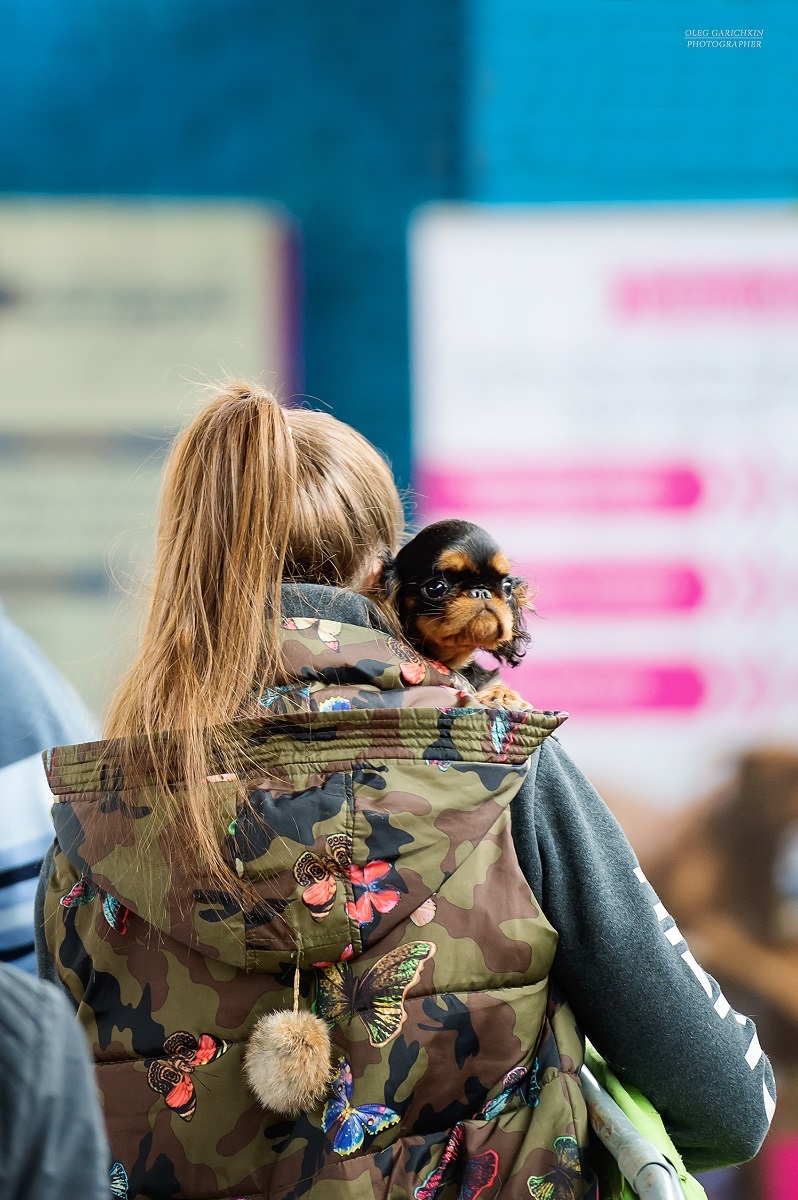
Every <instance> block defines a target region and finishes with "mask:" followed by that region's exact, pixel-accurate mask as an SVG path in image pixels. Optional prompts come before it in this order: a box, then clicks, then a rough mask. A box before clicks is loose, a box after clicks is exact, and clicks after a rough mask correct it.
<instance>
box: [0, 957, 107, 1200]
mask: <svg viewBox="0 0 798 1200" xmlns="http://www.w3.org/2000/svg"><path fill="white" fill-rule="evenodd" d="M0 1065H2V1080H1V1081H0V1113H1V1116H2V1120H0V1127H2V1145H3V1153H2V1155H0V1195H2V1196H3V1197H7V1198H8V1200H76V1197H80V1200H107V1197H108V1194H109V1176H108V1168H109V1165H110V1157H109V1152H108V1144H107V1142H106V1138H105V1131H104V1127H103V1121H102V1115H101V1111H100V1105H99V1099H98V1095H97V1086H96V1083H95V1080H94V1074H93V1072H92V1069H91V1065H90V1063H89V1058H88V1053H87V1049H86V1044H85V1041H84V1038H83V1033H82V1031H81V1029H80V1026H79V1025H78V1024H77V1023H76V1021H75V1018H74V1016H73V1014H72V1012H71V1011H70V1009H69V1007H68V1005H67V1004H66V1002H65V1000H64V998H63V997H62V996H61V995H59V993H58V992H57V991H56V990H55V989H54V988H52V987H50V985H49V984H44V983H41V982H38V981H36V980H33V979H31V978H30V977H28V976H24V975H22V973H21V972H17V971H15V970H11V969H6V970H5V971H4V972H3V974H2V978H0Z"/></svg>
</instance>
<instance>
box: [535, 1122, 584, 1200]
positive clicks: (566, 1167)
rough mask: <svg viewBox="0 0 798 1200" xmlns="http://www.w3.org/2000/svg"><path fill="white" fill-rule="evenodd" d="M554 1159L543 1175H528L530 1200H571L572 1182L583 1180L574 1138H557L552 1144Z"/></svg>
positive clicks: (577, 1147)
mask: <svg viewBox="0 0 798 1200" xmlns="http://www.w3.org/2000/svg"><path fill="white" fill-rule="evenodd" d="M548 1157H550V1158H552V1159H555V1161H554V1162H553V1163H552V1166H551V1169H550V1170H548V1171H546V1173H545V1174H544V1175H530V1177H529V1180H528V1181H527V1186H528V1188H529V1194H530V1196H531V1197H532V1200H572V1197H573V1196H575V1195H576V1193H575V1191H574V1182H575V1181H578V1180H581V1179H582V1178H583V1173H582V1169H581V1163H580V1155H579V1143H578V1142H577V1140H576V1138H573V1137H570V1136H565V1137H558V1138H557V1139H556V1141H555V1143H554V1154H551V1155H548Z"/></svg>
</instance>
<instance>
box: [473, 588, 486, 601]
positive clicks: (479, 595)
mask: <svg viewBox="0 0 798 1200" xmlns="http://www.w3.org/2000/svg"><path fill="white" fill-rule="evenodd" d="M468 594H469V596H471V597H473V599H474V600H490V588H486V587H475V588H471V591H470V592H469V593H468Z"/></svg>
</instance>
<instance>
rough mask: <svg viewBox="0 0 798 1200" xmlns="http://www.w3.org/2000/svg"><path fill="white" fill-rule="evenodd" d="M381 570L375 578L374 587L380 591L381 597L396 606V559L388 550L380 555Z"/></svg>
mask: <svg viewBox="0 0 798 1200" xmlns="http://www.w3.org/2000/svg"><path fill="white" fill-rule="evenodd" d="M381 562H382V570H381V571H380V574H379V576H378V578H377V583H376V587H377V588H378V589H379V591H380V592H381V594H382V596H383V598H384V599H385V600H386V601H387V602H388V603H389V604H392V605H393V606H394V607H396V600H397V597H398V595H399V572H398V571H397V569H396V559H395V557H394V556H393V555H392V554H389V553H388V551H387V550H386V551H384V552H383V554H382V555H381Z"/></svg>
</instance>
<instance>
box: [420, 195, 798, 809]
mask: <svg viewBox="0 0 798 1200" xmlns="http://www.w3.org/2000/svg"><path fill="white" fill-rule="evenodd" d="M411 272H412V328H413V364H414V365H413V378H414V405H415V460H416V468H417V472H416V486H417V490H418V493H419V504H420V509H421V519H422V521H423V522H427V521H432V520H438V519H440V518H443V517H449V516H461V517H464V518H466V519H469V520H473V521H475V522H477V523H478V524H480V525H484V526H485V527H486V528H488V529H489V530H491V531H492V532H493V533H494V534H495V535H496V537H497V538H498V539H499V540H500V542H501V543H502V544H503V545H504V547H505V549H506V550H507V552H508V553H509V554H510V556H511V558H512V559H513V560H514V561H515V562H516V563H517V565H518V567H519V569H520V571H521V573H522V574H525V575H526V576H527V577H528V578H530V579H531V580H532V581H533V582H534V584H535V585H536V586H537V588H538V589H539V591H538V596H537V598H536V601H535V603H536V606H537V608H538V611H539V614H540V616H539V618H533V620H532V622H531V632H532V634H533V638H534V644H533V646H532V648H531V649H530V651H529V653H528V655H527V658H526V660H525V662H524V664H523V665H522V666H521V667H519V668H518V669H517V670H515V671H514V672H509V671H508V672H507V673H506V678H507V679H508V682H509V683H510V684H511V685H512V686H515V687H517V688H518V689H519V690H520V691H521V692H522V693H524V694H525V695H526V696H527V697H528V698H529V699H531V700H533V701H534V702H535V703H536V704H537V706H538V707H540V708H545V709H552V708H556V709H566V710H568V711H569V712H570V713H571V717H570V719H569V721H568V722H567V723H566V725H565V726H564V728H563V732H562V741H563V743H564V744H565V746H566V747H567V749H568V750H569V752H570V753H572V755H573V756H574V757H575V759H576V761H577V762H578V764H579V765H580V767H581V768H582V769H583V770H584V771H585V772H586V773H587V774H588V775H589V776H590V777H591V778H592V779H593V781H594V782H595V783H596V785H597V786H599V787H600V789H601V790H603V792H604V793H605V795H606V798H607V799H608V800H609V801H610V802H611V803H613V802H615V803H617V806H618V807H619V808H621V809H623V806H624V803H626V802H631V803H632V804H646V805H655V806H657V807H659V808H661V809H666V808H669V809H671V810H675V809H678V808H679V807H681V806H683V805H685V804H687V803H689V802H691V801H692V800H694V799H695V798H697V797H699V796H701V795H702V794H704V793H705V792H706V790H707V789H708V788H710V787H712V786H714V785H715V783H716V782H717V781H718V780H719V779H720V778H721V777H722V776H723V775H724V774H725V772H726V770H727V769H728V765H729V763H730V762H731V760H732V759H733V758H734V757H735V756H736V755H737V754H738V753H739V752H740V751H741V750H743V749H745V748H749V747H752V746H755V745H760V744H765V743H767V744H774V743H777V744H778V743H785V742H789V743H795V741H796V738H797V737H798V719H797V718H798V621H797V620H796V616H797V615H798V515H797V512H798V510H797V508H796V504H797V502H798V212H795V211H794V210H792V209H788V208H786V207H784V206H765V205H761V206H736V205H722V206H721V205H717V206H716V205H712V206H710V205H701V206H691V207H679V206H670V207H653V206H652V207H625V206H615V207H593V206H590V207H588V206H573V207H570V206H562V207H559V208H554V207H546V208H508V209H502V208H496V207H476V206H474V207H471V206H461V207H460V206H458V207H433V208H429V209H425V210H422V211H421V212H420V213H419V214H418V215H417V217H416V220H415V222H414V225H413V227H412V230H411Z"/></svg>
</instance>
